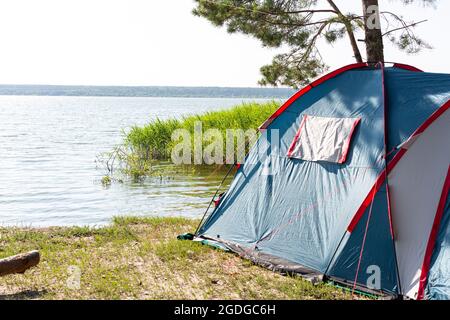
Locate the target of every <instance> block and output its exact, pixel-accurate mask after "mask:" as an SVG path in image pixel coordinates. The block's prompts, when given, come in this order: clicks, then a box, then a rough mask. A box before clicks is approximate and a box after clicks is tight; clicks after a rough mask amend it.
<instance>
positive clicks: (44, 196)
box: [0, 96, 267, 227]
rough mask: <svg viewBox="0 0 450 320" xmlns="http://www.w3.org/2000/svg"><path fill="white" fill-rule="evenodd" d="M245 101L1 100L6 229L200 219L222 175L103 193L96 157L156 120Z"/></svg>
mask: <svg viewBox="0 0 450 320" xmlns="http://www.w3.org/2000/svg"><path fill="white" fill-rule="evenodd" d="M242 101H258V102H263V101H267V99H243V98H238V99H236V98H180V97H177V98H158V97H76V96H0V225H17V226H34V227H44V226H65V225H90V226H100V225H104V224H106V223H108V222H110V221H111V218H112V217H113V216H117V215H140V216H141V215H145V216H185V217H192V218H197V217H200V216H201V215H202V214H203V212H204V210H205V208H206V206H207V205H208V202H209V201H210V198H211V196H212V194H213V193H214V192H215V189H216V187H217V185H218V184H219V182H220V180H221V179H222V178H223V172H218V173H214V172H210V170H204V172H203V173H202V174H183V175H177V176H175V177H171V178H170V179H166V178H162V179H159V178H148V179H145V180H144V181H142V182H133V181H131V180H125V181H124V182H123V183H113V184H112V185H111V186H110V187H104V186H103V185H102V183H101V178H102V177H103V176H104V175H105V170H104V168H102V167H100V166H98V165H97V163H96V157H97V155H99V154H100V153H102V152H107V151H110V150H111V149H112V148H113V147H114V146H115V145H118V144H120V143H121V141H122V139H123V132H124V131H125V132H126V131H127V129H129V128H130V127H131V126H133V125H142V124H145V123H147V122H148V121H150V120H151V119H155V118H157V117H158V118H161V119H167V118H170V117H180V116H182V115H187V114H194V113H201V112H204V111H208V110H216V109H221V108H228V107H231V106H234V105H236V104H239V103H241V102H242Z"/></svg>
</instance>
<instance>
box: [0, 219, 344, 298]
mask: <svg viewBox="0 0 450 320" xmlns="http://www.w3.org/2000/svg"><path fill="white" fill-rule="evenodd" d="M197 223H198V221H195V220H189V219H182V218H125V217H123V218H115V219H114V221H113V223H112V224H111V225H109V226H106V227H102V228H88V227H69V228H65V227H58V228H46V229H24V228H0V258H3V257H6V256H10V255H14V254H18V253H21V252H26V251H30V250H34V249H38V250H40V252H41V262H40V264H39V265H38V266H37V267H35V268H33V269H31V270H29V271H27V272H26V273H25V274H22V275H9V276H5V277H1V278H0V299H351V295H349V294H348V293H345V292H343V291H342V290H340V289H338V288H335V287H332V286H330V285H326V284H319V285H313V284H311V283H309V282H307V281H304V280H302V279H300V278H298V277H288V276H282V275H280V274H277V273H274V272H271V271H269V270H267V269H264V268H262V267H259V266H257V265H254V264H252V263H251V262H249V261H247V260H244V259H241V258H240V257H238V256H236V255H234V254H231V253H226V252H222V251H220V250H214V249H211V248H210V247H207V246H203V245H201V244H199V243H194V242H191V241H179V240H177V239H176V236H177V235H178V234H181V233H185V232H189V231H191V232H192V231H193V230H195V226H196V224H197Z"/></svg>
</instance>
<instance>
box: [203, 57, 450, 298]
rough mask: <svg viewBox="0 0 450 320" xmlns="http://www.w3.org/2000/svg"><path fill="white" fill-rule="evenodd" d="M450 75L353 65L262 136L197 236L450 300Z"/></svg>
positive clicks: (302, 266)
mask: <svg viewBox="0 0 450 320" xmlns="http://www.w3.org/2000/svg"><path fill="white" fill-rule="evenodd" d="M449 107H450V74H435V73H425V72H421V71H420V70H418V69H416V68H414V67H410V66H407V65H402V64H394V65H393V66H392V67H385V66H384V65H382V64H378V66H376V67H373V66H368V65H367V64H355V65H350V66H347V67H344V68H341V69H339V70H337V71H334V72H332V73H330V74H328V75H327V76H325V77H323V78H321V79H319V80H317V81H315V82H313V83H312V84H310V85H309V86H307V87H306V88H304V89H302V90H301V91H300V92H298V93H297V94H296V95H294V96H293V97H292V98H291V99H289V100H288V101H287V102H286V103H285V104H284V105H283V106H282V107H281V108H280V109H279V110H278V111H277V112H276V113H275V114H274V115H273V116H271V117H270V118H269V119H268V120H267V121H266V122H265V123H264V124H263V126H262V127H261V128H260V129H261V131H262V135H261V137H260V139H259V140H258V142H257V143H256V145H255V146H254V147H253V148H252V150H251V151H250V153H249V154H248V156H247V158H246V161H245V163H243V164H242V165H239V168H238V170H237V173H236V176H235V178H234V180H233V182H232V184H231V186H230V188H229V190H228V191H227V192H226V194H225V195H224V196H223V197H222V199H221V200H220V203H219V204H218V206H217V207H216V208H215V209H214V211H213V212H212V213H211V214H210V215H209V216H208V217H206V219H205V220H204V221H203V223H202V224H201V226H200V228H199V230H198V232H197V233H196V239H207V240H208V241H212V242H216V243H218V244H220V245H223V246H225V247H227V248H228V249H230V250H232V251H234V252H237V253H239V254H240V255H242V256H243V257H246V258H249V259H252V260H253V261H255V262H257V263H259V264H262V265H264V266H266V267H269V268H271V269H273V270H277V271H283V272H295V273H299V274H302V275H303V276H305V277H313V278H316V279H327V280H331V281H334V282H336V283H342V284H346V285H348V286H350V287H352V288H354V289H357V290H362V291H368V292H375V293H380V294H385V295H391V296H393V297H406V298H411V299H450V224H449V221H450V197H449V188H450V110H449Z"/></svg>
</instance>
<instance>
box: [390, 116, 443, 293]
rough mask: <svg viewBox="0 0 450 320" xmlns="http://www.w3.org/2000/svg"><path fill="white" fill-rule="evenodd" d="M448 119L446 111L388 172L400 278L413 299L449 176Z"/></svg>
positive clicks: (405, 290) (403, 286)
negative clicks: (442, 193)
mask: <svg viewBox="0 0 450 320" xmlns="http://www.w3.org/2000/svg"><path fill="white" fill-rule="evenodd" d="M449 123H450V111H447V112H446V113H445V114H444V115H443V116H441V117H440V118H439V119H438V120H436V121H435V122H434V123H433V124H432V125H431V126H430V127H429V129H428V130H427V131H425V132H424V133H423V134H421V135H420V136H419V137H418V138H417V139H416V140H415V141H414V143H413V144H412V145H411V146H409V148H408V151H407V153H406V154H405V156H404V157H403V158H402V159H401V160H400V162H399V163H398V164H397V165H396V167H395V168H394V169H393V170H392V171H391V173H390V174H389V184H390V186H391V190H392V197H393V199H395V201H394V202H393V203H392V210H393V212H395V215H394V217H393V220H394V221H393V222H394V226H395V234H396V248H397V257H398V263H399V271H400V280H401V283H402V288H403V290H404V294H405V295H406V296H408V297H409V298H413V299H415V298H417V294H418V289H419V280H420V275H421V267H422V264H423V261H424V258H425V251H426V248H427V243H428V239H429V235H430V232H431V229H432V226H433V222H434V219H435V216H436V210H437V207H438V204H439V199H440V196H441V191H442V188H443V186H444V182H445V178H446V176H447V169H448V164H449V159H450V148H449V147H448V142H449V141H450V126H449ZM446 144H447V146H446ZM445 146H446V147H445ZM425 168H426V169H425Z"/></svg>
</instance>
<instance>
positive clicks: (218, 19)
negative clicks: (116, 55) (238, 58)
mask: <svg viewBox="0 0 450 320" xmlns="http://www.w3.org/2000/svg"><path fill="white" fill-rule="evenodd" d="M346 1H347V0H346ZM352 1H355V0H352ZM397 1H402V2H403V4H405V5H410V4H413V3H421V4H423V5H434V4H435V2H436V0H397ZM195 2H196V7H195V8H194V10H193V13H194V14H195V15H197V16H200V17H204V18H206V19H208V20H209V21H210V22H211V23H213V24H214V25H216V26H226V28H227V30H228V32H230V33H236V32H240V33H244V34H247V35H250V36H253V37H255V38H257V39H258V40H260V41H261V42H262V44H263V46H266V47H273V48H278V47H282V46H283V47H285V46H286V47H288V48H289V51H288V52H286V53H283V54H278V55H276V56H275V57H274V58H273V61H272V63H271V64H270V65H265V66H263V67H261V74H262V79H261V80H260V81H259V83H260V84H261V85H273V86H278V85H285V86H290V87H294V88H298V87H300V86H303V85H305V84H306V83H308V82H309V81H310V80H311V79H312V78H315V77H316V76H317V75H319V74H320V73H323V72H324V71H325V70H326V69H327V66H326V64H325V62H324V61H323V59H324V58H323V55H322V54H321V53H320V52H319V50H318V47H317V44H318V41H319V40H321V39H324V40H325V41H326V42H327V43H329V44H333V43H334V42H336V41H338V40H340V39H343V38H347V39H348V42H349V45H350V46H351V49H352V51H353V56H354V58H355V61H356V62H363V56H362V54H361V51H360V46H365V49H366V60H365V61H368V62H369V63H378V62H384V44H383V41H384V40H385V39H388V40H389V41H391V42H392V43H394V44H395V45H396V46H397V47H398V48H399V49H400V50H404V51H406V52H408V53H417V52H419V51H420V50H421V49H423V48H430V46H429V45H428V44H427V43H426V42H424V41H423V40H422V39H420V38H419V37H417V36H416V34H415V33H414V27H415V26H416V25H418V24H419V23H422V22H424V21H412V22H411V21H407V20H405V18H403V17H402V16H401V15H400V14H397V13H394V12H390V11H381V10H379V3H378V0H362V6H360V7H359V6H358V7H359V8H358V10H355V12H348V13H347V12H342V11H341V10H340V8H339V6H338V5H337V2H338V1H336V0H195ZM381 21H383V22H384V24H385V25H386V26H388V27H389V29H387V27H386V29H383V25H382V23H381ZM359 31H363V32H364V35H365V38H364V39H363V40H359V41H358V39H357V38H356V37H357V33H358V32H359Z"/></svg>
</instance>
